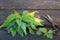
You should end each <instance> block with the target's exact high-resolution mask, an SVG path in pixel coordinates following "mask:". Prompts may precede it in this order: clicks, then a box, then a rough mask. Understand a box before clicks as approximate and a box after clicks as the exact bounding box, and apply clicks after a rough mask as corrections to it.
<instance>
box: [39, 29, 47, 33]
mask: <svg viewBox="0 0 60 40" xmlns="http://www.w3.org/2000/svg"><path fill="white" fill-rule="evenodd" d="M39 30H40V31H41V32H43V33H46V32H47V29H46V28H39Z"/></svg>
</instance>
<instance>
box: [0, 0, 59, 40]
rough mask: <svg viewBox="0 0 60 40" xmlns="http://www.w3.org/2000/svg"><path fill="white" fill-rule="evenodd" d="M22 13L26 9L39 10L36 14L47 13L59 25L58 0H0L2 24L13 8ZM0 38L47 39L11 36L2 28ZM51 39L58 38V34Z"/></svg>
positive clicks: (35, 36) (6, 39)
mask: <svg viewBox="0 0 60 40" xmlns="http://www.w3.org/2000/svg"><path fill="white" fill-rule="evenodd" d="M14 9H16V10H17V11H19V12H20V14H22V12H23V11H24V10H28V11H36V10H37V11H39V12H40V13H39V14H37V15H36V16H38V17H40V16H42V15H47V14H49V15H50V16H51V17H55V18H56V19H54V20H58V21H57V22H56V23H57V24H59V25H60V21H59V20H60V0H0V24H2V23H3V22H4V21H5V20H6V18H7V17H8V15H10V14H11V13H13V10H14ZM0 40H49V39H47V38H45V37H42V36H37V35H34V36H32V35H30V34H28V35H27V36H25V37H21V36H19V35H16V37H11V35H10V34H8V33H7V32H6V31H4V30H0ZM51 40H60V35H59V36H57V35H54V38H53V39H51Z"/></svg>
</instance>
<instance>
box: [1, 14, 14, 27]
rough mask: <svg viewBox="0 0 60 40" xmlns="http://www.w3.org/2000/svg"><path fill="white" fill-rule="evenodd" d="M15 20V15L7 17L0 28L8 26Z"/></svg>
mask: <svg viewBox="0 0 60 40" xmlns="http://www.w3.org/2000/svg"><path fill="white" fill-rule="evenodd" d="M14 19H15V15H14V14H11V15H9V16H8V18H7V19H6V20H5V22H4V23H3V24H2V25H1V26H0V28H3V27H5V26H6V25H8V24H9V23H10V22H11V21H13V20H14Z"/></svg>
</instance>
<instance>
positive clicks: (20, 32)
mask: <svg viewBox="0 0 60 40" xmlns="http://www.w3.org/2000/svg"><path fill="white" fill-rule="evenodd" d="M17 32H18V34H20V35H21V36H22V37H23V36H24V32H23V30H22V29H21V27H20V28H19V27H18V29H17Z"/></svg>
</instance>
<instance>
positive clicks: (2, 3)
mask: <svg viewBox="0 0 60 40" xmlns="http://www.w3.org/2000/svg"><path fill="white" fill-rule="evenodd" d="M0 9H60V0H0Z"/></svg>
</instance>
